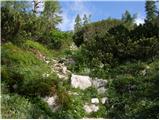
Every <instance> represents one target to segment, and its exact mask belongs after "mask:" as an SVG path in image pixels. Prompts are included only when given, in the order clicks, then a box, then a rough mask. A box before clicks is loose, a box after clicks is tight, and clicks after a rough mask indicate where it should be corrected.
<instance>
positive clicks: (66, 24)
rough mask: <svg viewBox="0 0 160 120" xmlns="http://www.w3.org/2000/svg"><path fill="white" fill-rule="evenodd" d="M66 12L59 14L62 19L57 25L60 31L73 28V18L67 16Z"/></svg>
mask: <svg viewBox="0 0 160 120" xmlns="http://www.w3.org/2000/svg"><path fill="white" fill-rule="evenodd" d="M68 14H69V13H68V12H63V13H62V14H61V16H62V19H63V21H62V23H60V24H59V25H58V26H57V27H58V28H59V29H60V30H62V31H68V30H73V28H74V18H71V17H69V16H68Z"/></svg>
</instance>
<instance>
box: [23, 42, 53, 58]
mask: <svg viewBox="0 0 160 120" xmlns="http://www.w3.org/2000/svg"><path fill="white" fill-rule="evenodd" d="M23 46H24V49H26V50H29V49H33V50H38V51H39V52H40V53H42V54H43V55H45V56H47V57H52V53H51V50H48V49H47V48H46V47H45V46H44V45H41V44H40V43H38V42H35V41H32V40H27V41H26V42H25V43H24V44H23ZM38 51H37V52H38Z"/></svg>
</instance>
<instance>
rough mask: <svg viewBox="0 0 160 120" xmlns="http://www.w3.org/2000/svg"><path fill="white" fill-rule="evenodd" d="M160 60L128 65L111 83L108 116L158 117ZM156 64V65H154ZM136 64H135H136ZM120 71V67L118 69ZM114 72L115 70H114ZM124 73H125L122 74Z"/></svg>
mask: <svg viewBox="0 0 160 120" xmlns="http://www.w3.org/2000/svg"><path fill="white" fill-rule="evenodd" d="M157 63H158V62H157V61H155V62H153V63H152V64H149V65H147V67H146V65H145V67H144V65H143V64H142V66H141V65H140V64H137V65H136V64H133V65H132V66H128V67H127V69H128V70H130V72H127V73H126V70H127V69H126V70H125V71H123V69H122V70H121V68H122V67H121V68H119V70H121V72H120V74H119V75H116V74H115V75H114V76H115V77H114V78H113V80H111V81H110V83H109V90H108V97H109V104H108V106H107V109H108V116H107V118H108V117H109V118H123V119H124V118H157V117H158V109H159V105H158V88H159V86H158V76H159V75H158V69H157V68H158V66H156V64H157ZM153 64H154V66H152V65H153ZM134 65H135V66H134ZM117 71H118V69H117ZM122 71H123V72H122ZM113 73H114V71H113ZM122 74H123V75H122Z"/></svg>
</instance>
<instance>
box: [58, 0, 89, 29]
mask: <svg viewBox="0 0 160 120" xmlns="http://www.w3.org/2000/svg"><path fill="white" fill-rule="evenodd" d="M67 5H68V7H67V9H66V10H64V9H63V13H62V18H63V21H62V23H61V24H59V25H58V28H59V29H61V30H62V31H67V30H73V29H74V24H75V22H74V21H75V18H76V16H77V14H79V15H80V17H81V18H83V16H84V14H86V15H89V14H91V12H90V10H89V9H88V8H87V7H86V6H85V4H84V1H82V0H77V1H73V2H71V3H70V4H67ZM70 12H73V13H74V15H72V16H71V15H70Z"/></svg>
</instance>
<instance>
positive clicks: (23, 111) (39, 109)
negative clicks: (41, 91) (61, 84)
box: [1, 94, 55, 119]
mask: <svg viewBox="0 0 160 120" xmlns="http://www.w3.org/2000/svg"><path fill="white" fill-rule="evenodd" d="M30 99H31V98H25V97H22V96H20V95H17V94H2V99H1V100H2V105H1V109H2V113H1V114H2V118H3V119H11V118H12V119H13V118H14V119H33V118H34V119H48V118H55V114H54V113H53V112H52V111H51V109H50V108H49V107H48V105H47V103H45V102H44V101H43V100H41V99H40V98H32V99H31V100H30Z"/></svg>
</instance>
